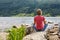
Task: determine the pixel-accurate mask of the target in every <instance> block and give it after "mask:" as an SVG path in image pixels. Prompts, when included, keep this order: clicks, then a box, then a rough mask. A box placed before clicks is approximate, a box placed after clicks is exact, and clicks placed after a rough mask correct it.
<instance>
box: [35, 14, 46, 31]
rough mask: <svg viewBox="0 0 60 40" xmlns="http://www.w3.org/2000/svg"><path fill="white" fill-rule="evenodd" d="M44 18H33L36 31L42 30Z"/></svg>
mask: <svg viewBox="0 0 60 40" xmlns="http://www.w3.org/2000/svg"><path fill="white" fill-rule="evenodd" d="M44 20H45V18H44V16H39V15H37V16H35V17H34V21H35V26H36V28H37V30H42V29H43V28H44Z"/></svg>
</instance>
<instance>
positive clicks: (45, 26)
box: [33, 24, 48, 31]
mask: <svg viewBox="0 0 60 40" xmlns="http://www.w3.org/2000/svg"><path fill="white" fill-rule="evenodd" d="M47 26H48V24H45V25H44V28H43V29H42V30H37V29H36V27H35V25H34V24H33V28H34V29H35V30H36V31H44V30H45V29H46V28H47Z"/></svg>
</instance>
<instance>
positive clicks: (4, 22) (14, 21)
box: [0, 17, 60, 29]
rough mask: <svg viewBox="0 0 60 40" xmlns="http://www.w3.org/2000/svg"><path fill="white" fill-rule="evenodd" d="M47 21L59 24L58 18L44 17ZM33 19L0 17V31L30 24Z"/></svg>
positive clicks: (59, 19)
mask: <svg viewBox="0 0 60 40" xmlns="http://www.w3.org/2000/svg"><path fill="white" fill-rule="evenodd" d="M46 20H47V21H52V22H54V23H60V18H59V17H46ZM32 23H33V17H0V29H5V28H11V27H12V26H13V25H16V26H20V24H32Z"/></svg>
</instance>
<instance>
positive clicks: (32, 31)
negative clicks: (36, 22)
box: [21, 24, 36, 35]
mask: <svg viewBox="0 0 60 40" xmlns="http://www.w3.org/2000/svg"><path fill="white" fill-rule="evenodd" d="M21 26H24V27H25V28H26V30H25V32H26V35H29V34H31V33H34V32H36V31H35V29H34V28H33V27H32V26H31V25H28V24H22V25H21Z"/></svg>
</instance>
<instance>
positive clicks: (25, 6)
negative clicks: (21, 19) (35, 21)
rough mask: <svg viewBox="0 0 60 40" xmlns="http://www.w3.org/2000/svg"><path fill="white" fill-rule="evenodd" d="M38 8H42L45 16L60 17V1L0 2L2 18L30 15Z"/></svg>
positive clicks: (10, 0)
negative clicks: (23, 14)
mask: <svg viewBox="0 0 60 40" xmlns="http://www.w3.org/2000/svg"><path fill="white" fill-rule="evenodd" d="M37 8H41V9H42V10H43V14H44V15H46V14H49V15H51V16H57V15H60V0H0V16H14V15H18V14H20V13H26V14H27V13H28V14H30V13H34V12H35V10H36V9H37Z"/></svg>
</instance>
